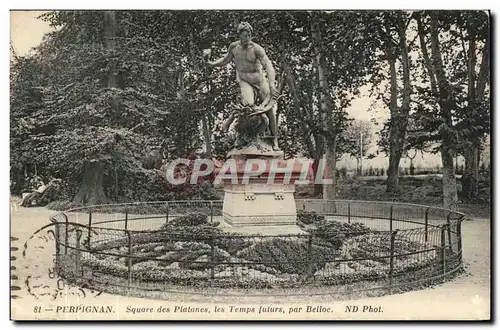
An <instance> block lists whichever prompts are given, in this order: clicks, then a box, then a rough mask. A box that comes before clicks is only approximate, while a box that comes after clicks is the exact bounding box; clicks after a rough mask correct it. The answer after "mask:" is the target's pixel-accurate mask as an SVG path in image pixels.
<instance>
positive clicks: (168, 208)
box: [165, 202, 170, 223]
mask: <svg viewBox="0 0 500 330" xmlns="http://www.w3.org/2000/svg"><path fill="white" fill-rule="evenodd" d="M169 212H170V203H169V202H167V216H166V219H165V221H166V223H168V213H169Z"/></svg>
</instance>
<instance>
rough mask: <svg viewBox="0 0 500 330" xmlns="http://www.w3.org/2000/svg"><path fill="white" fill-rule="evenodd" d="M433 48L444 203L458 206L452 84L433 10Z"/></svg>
mask: <svg viewBox="0 0 500 330" xmlns="http://www.w3.org/2000/svg"><path fill="white" fill-rule="evenodd" d="M430 16H431V27H430V31H431V49H432V66H433V68H434V72H435V73H436V80H437V84H438V88H439V101H438V103H439V107H440V110H441V117H442V119H443V125H441V127H440V135H441V148H440V149H441V150H440V151H441V160H442V162H443V204H444V206H445V207H446V208H449V209H457V208H458V196H457V182H456V178H455V168H454V166H453V156H454V155H455V145H454V136H453V129H454V127H453V121H452V115H451V110H452V108H453V106H454V104H453V96H452V93H451V88H450V84H449V82H448V80H447V78H446V75H445V73H444V69H443V60H442V57H441V50H440V48H439V31H438V13H437V12H436V11H433V12H431V14H430Z"/></svg>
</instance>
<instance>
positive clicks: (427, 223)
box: [425, 208, 429, 243]
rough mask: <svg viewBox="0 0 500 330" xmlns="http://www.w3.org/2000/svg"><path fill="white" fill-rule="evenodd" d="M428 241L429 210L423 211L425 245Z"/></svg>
mask: <svg viewBox="0 0 500 330" xmlns="http://www.w3.org/2000/svg"><path fill="white" fill-rule="evenodd" d="M428 240H429V208H427V210H425V243H427V241H428Z"/></svg>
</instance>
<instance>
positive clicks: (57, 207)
mask: <svg viewBox="0 0 500 330" xmlns="http://www.w3.org/2000/svg"><path fill="white" fill-rule="evenodd" d="M75 207H77V205H75V204H73V202H72V201H68V200H66V201H53V202H50V203H49V204H48V205H47V208H48V209H50V210H54V211H66V210H69V209H72V208H75Z"/></svg>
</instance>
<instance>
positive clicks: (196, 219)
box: [162, 212, 208, 228]
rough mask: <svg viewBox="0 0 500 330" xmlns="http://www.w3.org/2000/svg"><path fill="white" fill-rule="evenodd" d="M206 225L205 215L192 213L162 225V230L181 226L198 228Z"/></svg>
mask: <svg viewBox="0 0 500 330" xmlns="http://www.w3.org/2000/svg"><path fill="white" fill-rule="evenodd" d="M203 224H208V217H207V215H206V214H205V213H201V212H193V213H189V214H186V215H181V216H179V217H177V218H175V219H174V220H172V221H170V222H169V223H168V224H166V225H163V227H162V228H164V227H168V226H174V227H182V226H198V225H203Z"/></svg>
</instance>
